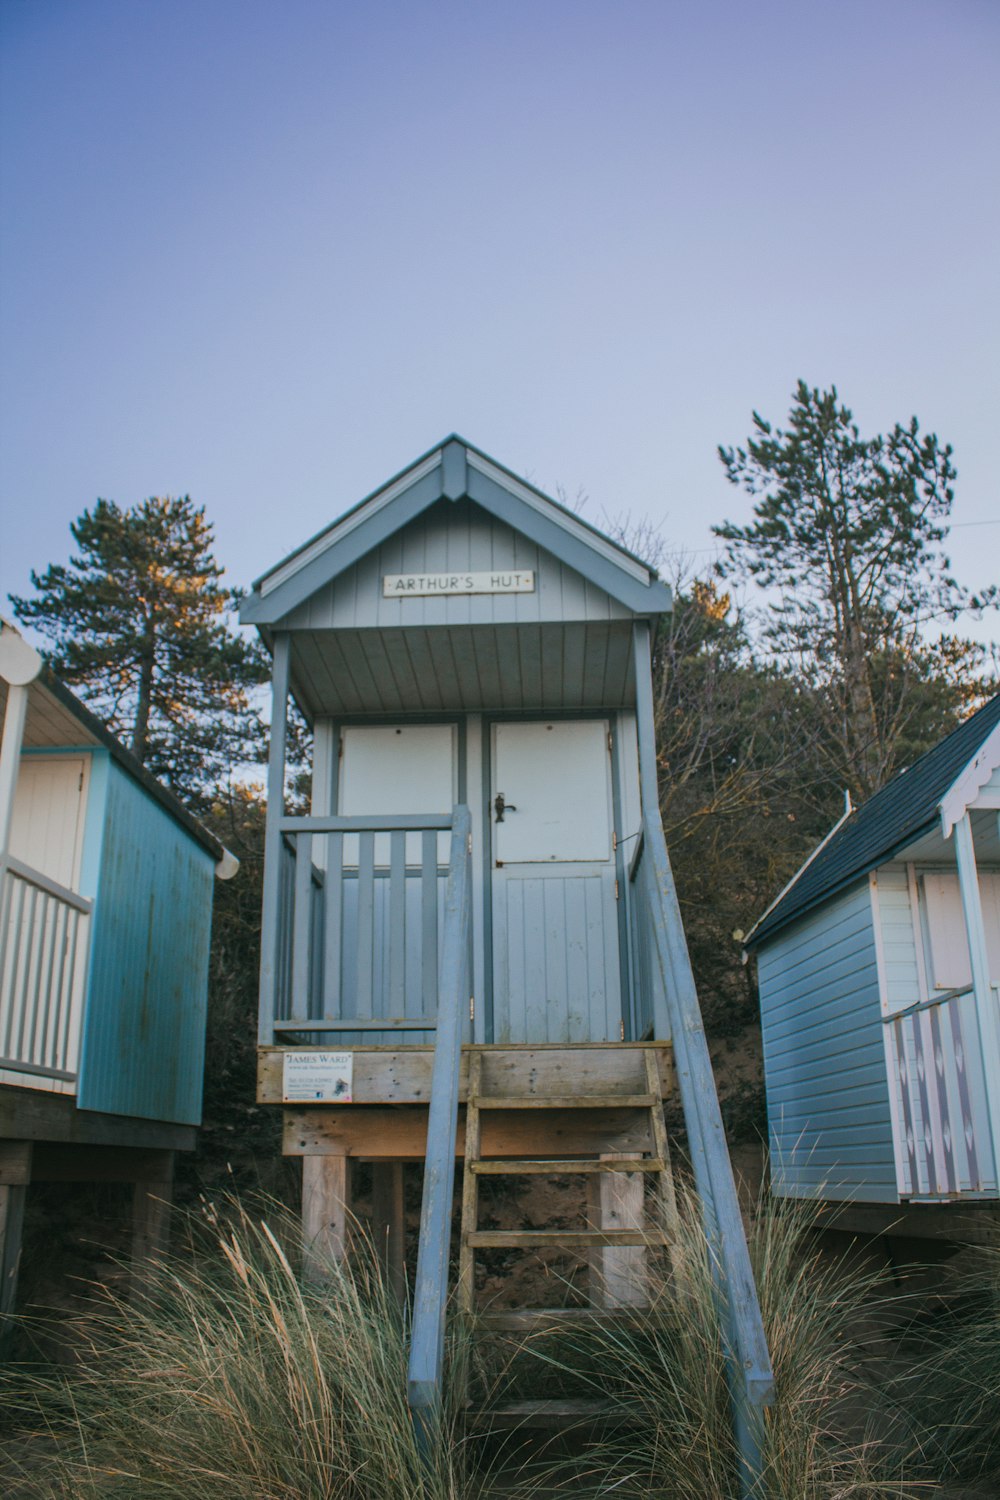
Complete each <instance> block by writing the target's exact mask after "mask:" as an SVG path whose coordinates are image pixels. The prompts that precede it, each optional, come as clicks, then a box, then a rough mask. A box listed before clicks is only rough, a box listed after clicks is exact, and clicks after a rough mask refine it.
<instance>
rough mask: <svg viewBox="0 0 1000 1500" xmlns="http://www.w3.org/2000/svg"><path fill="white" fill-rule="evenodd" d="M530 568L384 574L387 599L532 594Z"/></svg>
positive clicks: (384, 594)
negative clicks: (440, 595)
mask: <svg viewBox="0 0 1000 1500" xmlns="http://www.w3.org/2000/svg"><path fill="white" fill-rule="evenodd" d="M534 592H535V574H534V572H533V570H532V569H530V568H528V569H521V570H520V571H518V570H517V569H505V568H497V569H496V570H495V571H494V572H492V573H386V575H385V576H384V578H383V579H382V594H383V597H384V598H386V599H427V598H430V597H431V596H432V595H434V594H533V593H534Z"/></svg>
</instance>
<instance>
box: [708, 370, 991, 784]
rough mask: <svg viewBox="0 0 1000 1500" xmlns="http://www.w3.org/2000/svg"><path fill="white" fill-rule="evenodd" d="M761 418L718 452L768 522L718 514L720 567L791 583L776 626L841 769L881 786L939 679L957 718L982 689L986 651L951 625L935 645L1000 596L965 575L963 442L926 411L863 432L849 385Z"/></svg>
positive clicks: (798, 397) (801, 397) (779, 647)
mask: <svg viewBox="0 0 1000 1500" xmlns="http://www.w3.org/2000/svg"><path fill="white" fill-rule="evenodd" d="M753 420H754V428H755V435H754V436H753V437H751V438H750V439H749V440H748V442H747V445H746V447H745V448H720V449H719V457H720V458H721V460H722V463H723V465H724V467H725V470H726V475H727V477H728V478H729V480H730V481H731V483H733V484H734V485H737V486H739V487H741V488H743V489H744V490H746V492H747V493H748V494H749V495H751V496H752V497H753V499H754V521H753V522H752V524H750V525H749V526H736V525H734V524H733V523H732V522H727V523H725V524H724V525H722V526H716V527H713V530H714V532H715V534H716V536H718V537H721V538H722V540H723V541H724V542H726V544H727V546H726V550H725V553H724V554H723V557H722V559H721V560H720V562H719V564H718V567H717V571H718V573H719V574H720V576H722V577H724V578H736V579H743V580H751V581H753V582H755V583H757V584H759V585H760V586H761V587H762V588H765V589H769V590H772V591H774V593H775V594H776V595H777V597H776V599H775V600H774V602H773V603H772V605H771V609H770V614H769V617H768V618H769V623H768V624H767V626H766V628H765V637H766V639H767V641H768V643H769V645H770V646H771V647H772V649H773V650H774V651H775V652H776V653H777V655H778V657H779V659H781V660H782V661H783V662H784V663H785V664H786V665H787V666H788V668H789V669H790V670H792V671H793V672H796V673H797V674H798V675H799V677H800V680H801V681H802V682H803V683H804V684H805V685H806V686H807V687H809V688H811V689H812V691H813V693H814V696H815V701H816V705H817V711H818V712H819V713H821V715H822V717H823V719H824V721H825V728H826V736H827V741H828V744H829V745H830V747H831V753H832V756H833V757H834V758H835V759H836V760H837V762H838V765H837V771H838V772H839V774H840V775H841V776H843V777H844V778H845V779H846V780H847V781H848V782H849V784H850V786H851V789H852V791H854V792H855V793H856V794H858V795H859V796H861V797H867V796H870V795H871V794H872V792H874V791H876V790H877V789H878V788H879V787H880V786H881V785H883V784H884V782H885V781H887V780H888V779H889V777H890V776H892V775H893V774H894V772H895V770H896V769H898V765H899V753H900V746H901V745H902V744H903V743H905V742H906V741H907V729H908V726H909V725H910V723H911V720H912V719H913V717H914V715H915V714H918V715H919V714H920V713H922V712H925V710H926V707H927V705H926V703H923V701H922V700H923V699H924V698H925V697H926V694H925V693H924V688H925V687H926V686H927V685H928V683H929V682H930V683H933V685H934V689H935V692H936V693H937V695H938V698H940V689H941V687H942V684H943V682H944V681H946V680H947V679H948V678H949V674H950V675H951V677H952V680H953V684H954V692H953V693H952V695H951V699H950V700H949V701H951V702H952V713H953V715H954V713H956V712H958V711H959V710H960V709H961V708H962V707H963V706H964V705H965V704H966V703H967V702H968V701H969V699H970V696H971V697H972V698H974V697H975V692H974V687H973V684H974V680H975V675H976V672H977V670H978V669H979V667H980V666H981V664H982V661H983V658H984V653H983V652H981V651H980V650H979V649H978V648H977V647H976V646H975V645H973V644H972V643H969V642H963V641H959V640H956V639H955V638H954V637H951V636H944V637H943V638H942V640H941V642H940V643H939V645H938V646H937V647H933V646H929V645H928V642H927V638H926V636H925V634H924V631H925V627H927V626H928V625H931V624H934V623H939V622H942V621H954V620H955V619H957V618H958V616H959V615H961V614H962V613H963V612H964V611H965V610H968V609H980V608H982V607H984V606H985V605H987V604H991V603H994V602H996V600H997V589H996V588H995V587H991V588H989V589H987V590H985V591H983V592H982V593H980V595H978V596H973V595H971V594H970V593H969V591H968V590H967V589H965V588H963V587H962V586H961V585H960V584H959V583H958V582H957V581H956V579H955V578H954V577H953V576H952V574H951V565H950V563H949V560H948V558H947V557H946V556H945V554H944V552H943V550H942V543H943V542H944V540H945V538H946V536H947V534H948V529H949V528H948V518H949V515H950V512H951V506H952V501H953V498H954V491H953V489H952V484H953V482H954V480H955V478H956V470H955V468H954V466H953V464H952V461H951V460H952V450H951V448H950V447H949V446H947V445H943V444H941V443H940V442H939V441H938V439H937V437H936V436H935V435H934V434H933V433H929V434H926V435H923V434H921V432H920V429H919V425H918V423H917V419H916V417H914V418H913V419H912V420H911V421H910V423H909V424H908V425H907V426H901V425H900V424H899V423H897V424H896V426H895V427H894V428H893V430H892V431H891V432H890V433H889V434H888V435H887V436H882V435H880V436H877V437H873V438H863V437H862V436H861V434H860V432H859V430H858V427H857V425H856V423H855V421H854V417H853V414H852V413H851V412H850V411H849V410H848V409H847V407H845V406H842V405H841V404H840V401H839V398H838V396H837V391H836V388H831V389H830V390H829V391H820V390H818V389H812V390H811V389H810V388H809V387H808V386H807V385H806V384H805V383H804V382H803V381H799V383H798V387H797V389H796V391H795V396H794V398H793V405H792V410H791V414H790V420H789V428H788V430H787V431H784V430H782V429H781V428H773V427H772V425H771V423H770V422H767V421H765V420H764V418H763V417H761V416H759V415H758V414H757V413H756V412H754V414H753ZM937 665H940V668H941V671H940V674H939V673H938V671H937V670H936V667H937ZM956 668H958V669H959V670H958V671H957V674H956ZM939 676H940V679H941V680H940V681H939V680H936V679H938V677H939ZM921 705H922V707H921ZM953 722H954V717H953V718H952V723H953ZM949 727H951V725H950V724H948V723H947V722H944V723H941V724H940V725H939V726H938V736H939V735H940V733H944V732H945V730H946V729H947V728H949ZM935 737H937V736H935Z"/></svg>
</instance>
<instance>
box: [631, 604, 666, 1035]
mask: <svg viewBox="0 0 1000 1500" xmlns="http://www.w3.org/2000/svg"><path fill="white" fill-rule="evenodd" d="M632 657H633V666H634V669H635V727H636V739H637V740H638V745H639V799H640V802H641V804H642V818H643V824H644V825H645V824H646V823H647V822H649V823H652V824H653V825H654V826H655V827H656V828H660V827H661V826H662V825H661V822H660V786H659V781H658V778H657V774H656V716H655V711H654V708H653V658H652V652H651V650H650V642H649V621H648V620H636V622H635V624H634V625H633V627H632ZM643 858H644V859H652V858H653V851H652V849H651V848H649V845H648V841H647V844H646V849H645V853H644V855H643ZM633 920H636V917H635V906H634V904H633ZM664 982H666V976H664ZM653 1035H654V1036H657V1037H659V1038H661V1040H662V1039H666V1038H667V1037H669V1036H670V1016H669V1013H668V1011H667V1006H666V1001H665V999H664V997H663V994H662V993H661V990H660V987H659V986H656V987H655V988H654V993H653Z"/></svg>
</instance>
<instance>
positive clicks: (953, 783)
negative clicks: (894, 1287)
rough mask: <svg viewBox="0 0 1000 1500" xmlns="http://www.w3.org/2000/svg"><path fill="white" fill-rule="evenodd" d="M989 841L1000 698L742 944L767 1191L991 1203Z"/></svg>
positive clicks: (996, 788) (994, 1031)
mask: <svg viewBox="0 0 1000 1500" xmlns="http://www.w3.org/2000/svg"><path fill="white" fill-rule="evenodd" d="M998 832H1000V696H997V697H995V698H993V699H992V700H991V701H990V702H989V703H987V705H986V706H985V707H984V708H982V709H981V710H980V711H979V712H978V713H976V714H974V715H973V716H972V717H971V718H970V719H968V720H967V721H966V722H965V723H964V724H962V725H961V726H960V727H959V728H958V729H956V730H955V731H954V733H952V734H950V735H949V736H948V737H947V739H945V740H943V741H942V742H941V743H940V744H939V745H937V746H936V747H935V748H934V749H933V750H931V751H929V752H928V754H926V755H924V756H922V757H921V759H920V760H918V761H917V762H916V763H915V764H914V765H913V766H911V767H910V768H909V769H908V770H906V771H904V772H902V773H901V774H900V775H899V776H897V777H896V778H895V779H894V780H893V781H891V782H890V783H889V784H888V785H887V786H885V787H884V788H883V789H882V791H880V792H879V793H878V794H877V795H876V796H874V797H873V798H872V799H871V800H870V801H869V802H867V803H866V804H865V805H864V806H863V807H861V808H858V809H856V810H849V811H848V812H847V813H845V816H844V817H843V818H842V819H841V821H840V823H838V825H837V826H836V828H835V829H834V831H833V832H832V833H831V834H830V835H829V836H828V838H827V839H826V840H825V841H824V842H823V843H822V844H821V845H820V847H819V848H818V849H817V850H816V852H815V853H814V854H813V855H812V856H811V858H810V859H809V860H807V862H806V864H805V865H804V866H803V868H802V869H801V870H800V871H799V873H798V874H797V875H796V876H795V878H794V880H793V881H792V882H791V883H790V885H788V886H787V887H786V889H785V890H784V891H783V892H782V893H781V895H780V896H779V897H778V899H777V900H776V901H775V902H774V904H773V905H772V906H771V907H770V909H769V910H768V911H767V912H766V913H765V915H764V916H763V917H762V918H761V919H760V921H759V922H758V923H757V925H756V926H755V927H754V928H753V930H752V931H751V932H750V933H749V935H748V937H747V939H746V947H747V949H748V950H750V951H752V952H754V953H755V954H756V955H757V963H758V974H759V984H760V1003H761V1022H762V1027H763V1037H764V1070H765V1078H766V1083H767V1100H768V1119H769V1124H770V1137H771V1150H772V1174H773V1183H774V1190H775V1191H776V1192H777V1193H779V1194H781V1195H782V1196H786V1197H798V1198H815V1199H822V1200H831V1201H845V1200H849V1201H850V1202H852V1203H855V1204H864V1203H868V1204H886V1205H889V1204H896V1205H898V1204H903V1203H909V1204H914V1205H916V1204H922V1205H926V1204H929V1203H936V1204H942V1203H955V1202H959V1201H961V1202H965V1203H968V1204H974V1203H983V1202H986V1203H989V1202H991V1201H992V1202H995V1201H996V1200H997V1198H998V1178H997V1167H998V1163H1000V1004H998V985H1000V838H998ZM890 1217H893V1218H895V1219H896V1220H897V1221H900V1222H903V1223H905V1225H906V1227H907V1228H911V1229H912V1228H915V1227H918V1226H919V1224H920V1220H921V1219H923V1220H924V1225H925V1227H926V1224H927V1223H928V1222H931V1220H930V1219H929V1216H928V1215H927V1214H915V1215H910V1216H909V1217H904V1218H902V1219H901V1216H900V1214H899V1211H898V1209H897V1210H894V1211H893V1215H892V1216H889V1215H884V1214H883V1215H882V1216H881V1222H883V1223H885V1224H888V1223H889V1220H890ZM863 1218H864V1216H863V1215H862V1216H861V1219H863ZM861 1219H859V1217H858V1215H856V1214H855V1215H853V1216H852V1218H851V1220H850V1222H851V1223H852V1224H853V1223H855V1222H858V1223H860V1222H861ZM842 1222H844V1223H845V1224H846V1223H847V1222H848V1220H847V1219H844V1220H842ZM865 1222H868V1223H871V1224H872V1226H873V1227H878V1224H879V1222H880V1221H879V1218H878V1216H877V1215H874V1214H872V1215H869V1216H868V1219H867V1220H865ZM933 1222H936V1223H939V1222H940V1220H939V1219H937V1220H934V1221H933Z"/></svg>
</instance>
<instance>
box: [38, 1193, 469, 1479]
mask: <svg viewBox="0 0 1000 1500" xmlns="http://www.w3.org/2000/svg"><path fill="white" fill-rule="evenodd" d="M269 1213H270V1210H269ZM280 1218H281V1210H280V1209H278V1208H275V1210H274V1212H273V1214H270V1222H269V1221H268V1219H267V1218H260V1217H258V1216H254V1215H251V1214H250V1213H249V1212H248V1211H245V1210H243V1209H241V1208H240V1207H239V1205H238V1204H229V1205H227V1208H226V1211H225V1212H224V1214H223V1215H219V1214H217V1213H215V1212H214V1211H213V1210H209V1212H208V1215H207V1222H205V1223H204V1224H202V1225H201V1226H197V1227H196V1228H195V1231H194V1233H193V1235H192V1236H191V1238H192V1239H193V1242H194V1243H193V1244H189V1246H188V1247H187V1250H186V1251H182V1252H181V1253H179V1254H175V1255H172V1256H170V1257H168V1258H167V1259H166V1260H165V1261H164V1263H163V1264H162V1265H160V1266H159V1267H157V1268H156V1269H155V1270H154V1272H153V1274H152V1275H151V1276H150V1277H149V1278H148V1280H147V1283H146V1285H145V1287H144V1289H143V1291H142V1293H141V1295H140V1296H139V1297H138V1299H137V1300H135V1301H133V1302H132V1303H125V1302H123V1301H120V1300H119V1299H118V1298H116V1297H114V1296H105V1297H104V1298H103V1299H102V1300H101V1301H99V1303H98V1305H97V1306H96V1307H95V1308H94V1309H93V1311H92V1313H91V1315H90V1317H89V1319H88V1320H87V1330H88V1332H87V1340H86V1344H85V1346H84V1347H82V1348H81V1349H80V1350H79V1351H78V1356H77V1362H76V1364H75V1366H74V1368H72V1369H71V1371H70V1372H69V1374H68V1375H67V1376H66V1378H65V1380H64V1382H63V1383H62V1386H61V1389H57V1388H56V1387H55V1386H54V1385H52V1384H49V1385H48V1386H47V1387H45V1388H43V1389H40V1390H38V1391H37V1392H36V1394H35V1402H36V1406H37V1409H38V1412H39V1414H40V1415H41V1416H42V1417H43V1418H44V1419H46V1420H47V1423H48V1426H49V1429H50V1430H51V1431H53V1432H56V1433H58V1434H59V1442H58V1443H57V1445H56V1447H57V1453H58V1456H57V1457H56V1458H55V1459H54V1460H53V1461H52V1463H51V1472H50V1476H49V1478H48V1480H47V1482H46V1485H45V1488H44V1489H42V1490H36V1491H35V1493H38V1494H40V1495H41V1494H44V1495H46V1496H47V1497H53V1500H54V1497H59V1500H70V1497H73V1500H98V1497H100V1500H147V1497H148V1500H154V1497H156V1500H159V1497H163V1500H175V1497H176V1500H401V1497H404V1496H405V1497H407V1500H456V1497H458V1496H459V1495H460V1494H463V1493H464V1492H465V1491H464V1488H463V1489H460V1488H459V1485H458V1481H457V1478H456V1470H455V1462H456V1454H457V1452H458V1448H457V1446H456V1445H455V1444H454V1443H452V1442H449V1441H445V1442H443V1443H442V1444H441V1445H440V1449H439V1454H438V1461H437V1462H436V1463H435V1464H434V1466H433V1467H432V1468H428V1467H427V1466H426V1465H424V1464H423V1463H422V1462H421V1458H420V1455H419V1454H418V1452H417V1447H416V1443H415V1439H414V1435H413V1429H412V1425H411V1423H410V1420H409V1414H408V1411H407V1407H406V1396H405V1393H406V1348H405V1337H404V1329H403V1325H402V1317H401V1315H400V1313H399V1311H398V1309H397V1308H396V1307H395V1306H394V1305H393V1304H392V1303H391V1301H390V1299H389V1298H388V1296H387V1294H386V1293H385V1291H384V1289H383V1286H382V1283H381V1280H380V1278H379V1276H378V1274H377V1271H376V1270H375V1268H374V1257H371V1256H367V1255H365V1254H364V1251H363V1250H362V1253H361V1254H360V1255H359V1256H358V1257H357V1259H356V1260H355V1261H354V1262H353V1263H352V1264H351V1265H350V1266H342V1265H338V1264H336V1263H331V1264H330V1265H329V1266H328V1267H327V1268H326V1270H327V1281H326V1284H325V1285H324V1286H322V1287H321V1286H316V1285H310V1284H307V1283H304V1282H303V1281H302V1279H301V1278H300V1276H299V1275H298V1274H297V1272H296V1269H295V1268H294V1267H293V1265H292V1263H291V1261H290V1259H289V1256H288V1254H287V1253H286V1251H285V1249H284V1248H283V1244H294V1243H295V1234H294V1230H293V1226H291V1225H290V1224H289V1223H288V1222H287V1221H285V1222H284V1223H280ZM271 1223H275V1224H276V1225H278V1232H277V1233H276V1232H275V1231H274V1230H273V1229H272V1227H271ZM21 1404H22V1405H23V1402H22V1403H21ZM56 1404H59V1405H61V1406H62V1409H63V1418H64V1420H63V1421H62V1423H61V1424H59V1423H57V1422H56V1420H55V1419H54V1407H55V1406H56Z"/></svg>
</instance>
